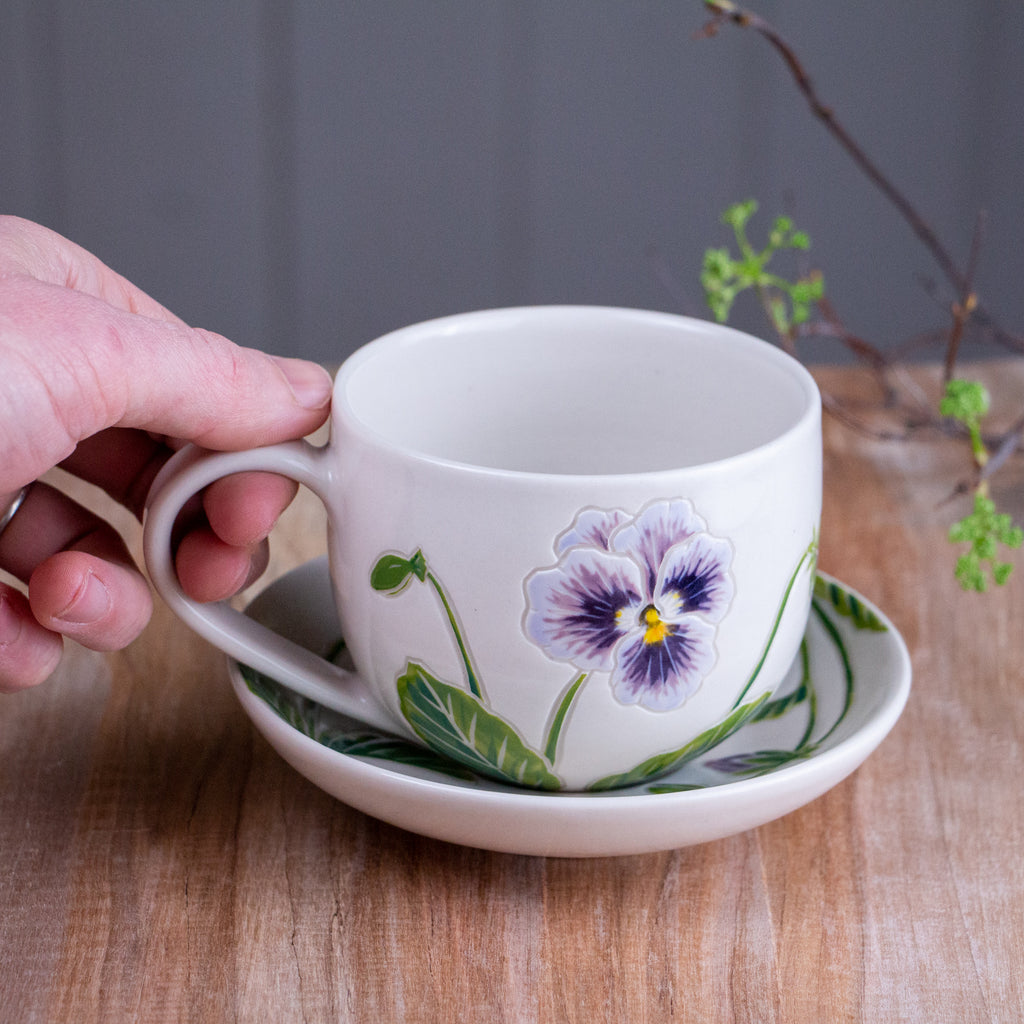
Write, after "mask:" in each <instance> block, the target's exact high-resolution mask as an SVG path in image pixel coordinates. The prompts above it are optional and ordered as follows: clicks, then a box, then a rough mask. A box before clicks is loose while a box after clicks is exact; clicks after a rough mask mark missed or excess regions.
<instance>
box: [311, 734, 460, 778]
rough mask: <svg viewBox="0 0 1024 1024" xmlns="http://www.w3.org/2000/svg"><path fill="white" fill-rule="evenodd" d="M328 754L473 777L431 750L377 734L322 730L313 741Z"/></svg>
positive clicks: (458, 765)
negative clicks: (331, 751) (323, 747)
mask: <svg viewBox="0 0 1024 1024" xmlns="http://www.w3.org/2000/svg"><path fill="white" fill-rule="evenodd" d="M314 739H316V740H317V742H319V743H322V744H323V745H324V746H325V747H328V748H329V749H330V750H336V751H337V752H338V753H339V754H348V755H349V756H350V757H373V758H376V759H377V760H380V761H393V762H395V763H396V764H404V765H410V766H413V767H416V768H428V769H430V770H431V771H435V772H441V773H442V774H444V775H450V776H452V777H454V778H457V779H464V780H466V781H472V780H473V779H475V778H476V776H475V775H474V774H473V773H472V772H471V771H470V770H469V769H468V768H465V767H464V766H463V765H461V764H457V763H456V762H454V761H449V760H448V758H446V757H441V756H440V755H439V754H435V753H434V752H433V751H432V750H424V748H423V747H420V746H417V745H416V744H415V743H409V742H408V741H407V740H403V739H399V738H398V737H397V736H385V735H383V734H380V733H372V732H366V733H345V732H341V731H335V730H323V731H321V732H320V733H319V734H318V735H317V736H315V737H314Z"/></svg>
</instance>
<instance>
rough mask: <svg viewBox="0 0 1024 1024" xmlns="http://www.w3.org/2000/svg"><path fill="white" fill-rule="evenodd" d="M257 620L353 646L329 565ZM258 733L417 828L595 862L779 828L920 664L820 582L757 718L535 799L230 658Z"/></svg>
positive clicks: (883, 721)
mask: <svg viewBox="0 0 1024 1024" xmlns="http://www.w3.org/2000/svg"><path fill="white" fill-rule="evenodd" d="M248 613H249V614H250V615H252V616H253V617H254V618H256V619H258V620H260V621H262V622H263V623H265V624H266V625H268V626H270V627H271V628H273V629H275V630H277V631H278V632H281V633H283V634H284V635H286V636H289V637H291V638H292V639H293V640H296V641H297V642H299V643H301V644H303V645H304V646H306V647H307V648H308V649H310V650H312V651H315V652H317V653H319V654H322V655H324V656H325V657H331V656H335V655H336V653H337V651H338V650H339V649H340V648H342V647H343V642H342V641H341V638H340V637H338V635H337V618H336V616H335V614H334V609H333V600H332V597H331V586H330V578H329V575H328V570H327V563H326V560H325V559H318V560H316V561H313V562H309V563H307V564H306V565H304V566H301V567H300V568H298V569H296V570H294V571H293V572H291V573H289V574H288V575H286V576H284V577H282V578H281V579H279V580H278V581H276V582H275V583H273V584H272V585H271V586H270V587H268V588H267V589H266V590H265V591H264V592H263V593H262V594H261V595H260V596H259V597H258V598H256V600H255V601H254V602H253V603H252V605H251V606H250V608H249V610H248ZM229 671H230V676H231V681H232V684H233V686H234V689H235V692H236V694H237V696H238V698H239V701H240V702H241V704H242V707H243V709H244V710H245V712H246V713H247V714H248V715H249V717H250V718H251V719H252V721H253V723H254V724H255V726H256V728H257V729H258V730H259V731H260V732H261V733H262V734H263V735H264V736H265V737H266V739H267V740H268V741H269V742H270V744H271V745H272V746H273V747H274V748H275V750H277V752H278V753H279V754H280V755H281V756H282V757H283V758H284V759H285V760H286V761H288V763H289V764H291V765H292V766H293V767H294V768H295V769H296V770H297V771H299V772H300V773H301V774H302V775H304V776H306V778H308V779H309V780H310V781H312V782H313V783H314V784H315V785H317V786H319V787H320V788H321V789H323V790H325V791H326V792H327V793H330V794H331V795H332V796H334V797H336V798H337V799H339V800H342V801H344V802H345V803H347V804H349V805H350V806H352V807H355V808H357V809H358V810H360V811H363V812H364V813H366V814H369V815H372V816H374V817H377V818H380V819H381V820H383V821H386V822H389V823H390V824H393V825H396V826H398V827H400V828H404V829H407V830H409V831H412V832H416V833H420V834H422V835H425V836H430V837H432V838H435V839H441V840H445V841H448V842H453V843H460V844H464V845H467V846H475V847H480V848H483V849H489V850H496V851H501V852H506V853H523V854H534V855H540V856H556V857H597V856H616V855H625V854H638V853H647V852H653V851H657V850H666V849H674V848H676V847H682V846H689V845H692V844H696V843H703V842H709V841H711V840H714V839H721V838H724V837H726V836H729V835H733V834H736V833H738V832H742V831H745V830H746V829H750V828H754V827H756V826H758V825H763V824H765V823H767V822H769V821H772V820H774V819H776V818H778V817H781V816H782V815H784V814H787V813H789V812H790V811H793V810H795V809H797V808H798V807H801V806H803V805H804V804H806V803H808V802H809V801H811V800H813V799H815V798H816V797H818V796H820V795H821V794H823V793H824V792H826V791H827V790H828V789H830V788H831V787H832V786H834V785H836V784H837V783H838V782H840V781H841V780H842V779H844V778H845V777H846V776H847V775H849V774H850V773H851V772H853V771H854V770H855V769H856V768H857V767H858V766H859V765H860V764H861V763H862V762H863V761H864V760H865V759H866V758H867V757H868V755H869V754H871V753H872V751H874V749H875V748H876V747H877V746H878V744H879V743H880V742H881V741H882V740H883V739H884V737H885V736H886V735H887V733H888V732H889V730H890V729H891V728H892V727H893V725H894V724H895V723H896V721H897V719H898V718H899V715H900V713H901V712H902V710H903V707H904V705H905V703H906V700H907V697H908V694H909V692H910V676H911V670H910V658H909V656H908V653H907V648H906V645H905V644H904V642H903V640H902V638H901V637H900V635H899V633H898V632H897V631H896V629H895V627H894V626H893V624H892V623H891V622H890V621H889V620H888V619H887V618H886V617H885V616H884V615H883V614H882V613H881V612H880V611H879V610H878V609H877V608H875V607H874V606H873V605H872V604H871V603H870V602H868V601H867V600H865V599H864V598H862V597H861V596H860V595H858V594H857V593H855V592H854V591H852V590H851V589H850V588H848V587H846V586H844V585H843V584H841V583H839V582H838V581H836V580H834V579H831V578H830V577H827V576H825V575H823V574H819V576H818V578H817V581H816V586H815V597H814V602H813V606H812V611H811V618H810V621H809V622H808V626H807V631H806V635H805V638H804V642H803V645H802V646H801V650H800V655H799V657H798V658H797V660H796V662H795V663H794V665H793V666H792V668H791V669H790V672H789V675H788V677H787V679H786V680H785V681H784V682H783V684H782V686H781V687H780V689H779V691H778V693H777V695H776V696H775V697H774V699H773V700H771V701H770V702H768V703H767V704H766V705H765V707H764V709H763V710H762V712H761V714H759V716H758V717H757V719H756V720H754V721H752V722H750V723H748V724H747V725H745V726H743V728H741V729H739V730H738V731H737V732H735V733H733V734H732V735H731V736H730V737H729V738H728V739H726V740H724V741H723V742H722V743H721V744H719V745H718V746H716V747H714V748H713V749H711V750H710V751H706V752H705V753H704V754H702V756H700V757H699V758H697V759H695V760H693V761H691V762H689V763H688V764H686V765H684V766H683V767H681V768H679V769H677V770H676V771H674V772H672V773H671V774H670V775H666V776H662V777H660V778H658V779H657V780H656V781H654V782H650V781H649V782H645V783H639V784H636V785H633V786H624V787H623V788H620V789H614V790H609V791H606V792H591V793H548V792H538V791H527V790H522V789H518V788H515V787H513V786H510V785H504V784H502V783H500V782H497V781H494V780H492V779H485V778H483V777H481V776H476V775H474V774H473V773H472V772H470V771H469V770H468V769H465V768H463V767H462V766H460V765H456V764H453V763H451V762H447V761H444V760H442V759H441V758H439V757H438V756H436V755H434V754H433V753H431V752H430V751H427V750H424V749H422V748H420V747H418V746H414V745H413V744H411V743H409V742H407V741H405V740H402V739H398V738H396V737H392V736H387V735H385V734H384V733H380V732H377V731H374V730H372V729H369V728H368V727H366V726H365V725H362V724H360V723H358V722H354V721H352V720H350V719H347V718H345V717H343V716H341V715H339V714H337V713H336V712H333V711H330V710H328V709H326V708H323V707H321V706H320V705H318V704H315V703H313V702H311V701H309V700H306V699H305V698H302V697H298V696H295V695H293V694H292V693H290V692H289V691H287V690H285V689H284V688H283V687H281V686H279V685H278V684H277V683H276V682H275V681H274V680H272V679H270V678H268V677H266V676H263V675H260V674H258V673H256V672H254V671H252V670H251V669H249V668H247V667H245V666H243V665H240V664H238V663H237V662H235V661H229Z"/></svg>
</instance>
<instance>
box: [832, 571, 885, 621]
mask: <svg viewBox="0 0 1024 1024" xmlns="http://www.w3.org/2000/svg"><path fill="white" fill-rule="evenodd" d="M814 596H815V597H816V598H818V599H819V600H821V601H828V603H829V604H830V605H832V607H833V608H835V610H836V611H837V612H839V614H840V615H842V616H843V617H844V618H847V619H850V620H851V621H852V622H853V624H854V625H855V626H856V627H857V628H858V629H870V630H873V631H874V632H876V633H887V632H888V631H889V627H888V626H887V625H886V624H885V623H884V622H883V621H882V620H881V619H880V618H879V617H878V616H877V615H876V614H875V613H874V612H873V611H872V610H871V609H870V608H868V607H867V605H865V604H863V603H862V602H861V601H859V600H858V598H857V595H856V594H853V593H851V592H850V591H849V590H847V589H846V588H845V587H842V586H840V585H839V584H838V583H836V582H834V581H832V580H826V579H823V578H822V577H821V576H816V577H815V579H814Z"/></svg>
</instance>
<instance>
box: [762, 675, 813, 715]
mask: <svg viewBox="0 0 1024 1024" xmlns="http://www.w3.org/2000/svg"><path fill="white" fill-rule="evenodd" d="M808 692H809V691H808V689H807V683H801V684H800V685H799V686H798V687H797V688H796V689H795V690H794V691H793V692H792V693H787V694H786V696H785V697H777V698H776V699H775V700H770V701H768V703H767V704H765V706H764V707H763V708H761V710H760V711H759V712H758V713H757V718H756V721H758V722H765V721H768V720H769V719H772V718H782V716H783V715H785V714H788V713H789V712H790V711H792V710H793V708H795V707H798V706H799V705H800V704H803V702H804V701H805V700H807V696H808Z"/></svg>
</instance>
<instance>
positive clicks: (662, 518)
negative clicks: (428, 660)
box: [523, 499, 733, 711]
mask: <svg viewBox="0 0 1024 1024" xmlns="http://www.w3.org/2000/svg"><path fill="white" fill-rule="evenodd" d="M555 553H556V555H557V556H558V563H557V564H556V565H554V566H551V567H550V568H546V569H538V570H537V571H536V572H534V573H532V574H531V575H530V576H529V577H528V578H527V580H526V599H527V610H526V617H525V619H524V624H523V626H524V629H525V631H526V635H527V636H528V637H529V638H530V639H531V640H532V641H533V642H534V643H536V644H537V645H538V646H540V647H541V648H542V649H543V650H544V651H545V653H546V654H547V655H548V656H549V657H551V658H553V659H555V660H556V661H566V662H569V663H570V664H572V665H575V666H576V667H577V668H579V669H581V670H583V671H586V672H609V673H611V685H612V689H613V692H614V693H615V695H616V697H618V699H619V700H621V701H622V702H623V703H626V704H642V705H644V706H645V707H648V708H651V709H652V710H655V711H668V710H670V709H672V708H676V707H679V706H680V705H681V704H682V703H683V702H684V701H685V700H686V699H687V697H689V696H690V695H691V694H692V693H694V692H695V691H696V690H697V688H698V687H699V686H700V684H701V682H702V681H703V679H704V677H705V676H706V675H707V674H708V672H710V670H711V668H712V666H713V665H714V663H715V658H716V654H715V648H714V638H715V632H716V623H718V622H720V621H721V619H722V617H723V616H724V615H725V613H726V611H727V610H728V608H729V604H730V602H731V601H732V596H733V582H732V576H731V575H730V573H729V567H730V565H731V563H732V545H731V544H730V543H729V542H728V541H726V540H722V539H720V538H717V537H712V536H711V535H710V534H709V533H707V530H706V524H705V523H704V520H703V519H701V517H700V516H698V515H697V514H696V513H695V512H694V510H693V506H692V505H691V504H690V502H688V501H686V500H685V499H676V500H674V501H662V502H657V503H656V504H653V505H649V506H648V507H647V508H645V509H644V510H643V511H642V512H640V513H639V514H638V515H636V516H630V515H629V514H627V513H625V512H622V511H620V510H618V509H612V510H603V509H593V508H590V509H584V510H583V511H581V512H580V513H579V514H578V515H577V517H576V519H575V521H574V522H573V524H572V526H571V527H570V528H569V529H568V530H566V531H565V532H564V533H563V534H561V535H560V536H559V537H558V539H557V540H556V542H555Z"/></svg>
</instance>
